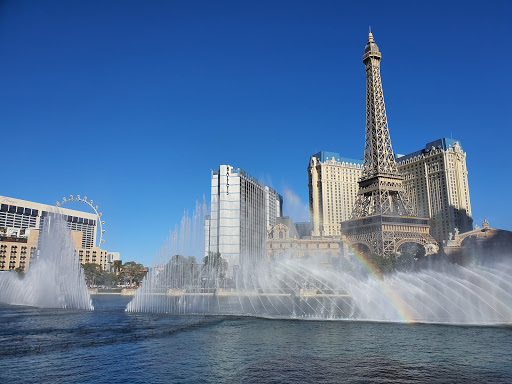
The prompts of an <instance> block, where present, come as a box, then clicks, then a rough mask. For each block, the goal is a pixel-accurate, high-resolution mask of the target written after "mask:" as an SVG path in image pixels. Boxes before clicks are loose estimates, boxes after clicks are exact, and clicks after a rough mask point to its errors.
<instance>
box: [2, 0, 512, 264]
mask: <svg viewBox="0 0 512 384" xmlns="http://www.w3.org/2000/svg"><path fill="white" fill-rule="evenodd" d="M351 3H353V4H349V2H345V1H297V0H294V1H279V0H273V1H263V0H258V1H239V0H236V1H211V0H206V1H142V0H140V1H126V0H123V1H91V0H87V1H65V0H62V1H53V0H45V1H37V0H33V1H23V0H12V1H9V0H3V1H0V128H1V132H2V134H1V139H0V140H1V141H0V148H1V152H0V153H1V155H2V156H1V158H2V175H3V177H2V178H1V180H2V181H1V182H0V194H1V195H4V196H9V197H15V198H20V199H25V200H30V201H36V202H40V203H46V204H55V201H56V200H61V199H62V197H63V196H69V195H70V194H73V195H77V194H80V195H82V196H84V195H87V197H88V198H91V199H94V201H95V204H96V203H97V204H98V205H99V207H100V210H101V211H102V212H103V215H104V216H103V217H104V220H105V222H106V225H105V228H106V230H107V233H106V235H105V240H106V242H105V248H106V249H108V250H111V251H119V252H121V258H122V259H123V261H129V260H135V261H138V262H143V263H145V264H149V263H150V262H151V260H152V259H153V255H154V254H155V252H157V251H158V249H159V248H160V246H161V245H162V244H163V242H164V240H165V238H166V237H167V235H168V232H169V229H170V228H173V227H174V225H175V224H177V223H178V222H179V220H180V218H181V216H182V215H183V212H184V210H192V209H193V207H194V205H195V202H196V200H202V199H203V196H205V197H206V199H207V200H209V181H210V170H211V169H218V167H219V165H220V164H230V165H233V166H235V167H240V168H242V169H244V170H245V171H247V172H249V173H250V174H252V175H253V176H254V177H256V178H259V179H260V180H262V181H264V182H266V183H267V184H270V185H271V186H273V187H274V188H275V189H276V190H278V192H280V193H281V194H282V195H283V196H284V197H285V214H289V215H291V216H292V217H293V218H294V219H295V220H303V219H305V218H307V217H306V215H307V200H308V186H307V180H308V179H307V165H308V162H309V157H310V156H311V155H312V154H314V153H316V152H318V151H320V150H326V151H333V152H339V153H340V154H341V156H343V157H349V158H358V159H361V158H362V157H363V150H364V124H365V72H364V66H363V63H362V55H363V50H364V46H365V44H366V40H367V35H368V26H369V25H371V27H372V32H373V34H374V37H375V40H376V42H377V44H378V45H379V48H380V50H381V52H382V56H383V57H382V63H381V74H382V81H383V87H384V95H385V101H386V108H387V113H388V122H389V127H390V132H391V139H392V143H393V149H394V151H395V153H402V154H407V153H410V152H413V151H416V150H419V149H422V148H424V146H425V144H426V143H427V142H430V141H433V140H435V139H438V138H441V137H453V138H455V139H459V140H460V141H461V143H462V146H463V149H464V150H465V151H466V152H467V154H468V157H467V166H468V170H469V187H470V196H471V204H472V210H473V217H474V219H475V223H477V224H479V225H480V224H481V223H482V221H483V219H484V218H487V219H488V220H489V222H490V225H491V227H495V228H502V229H508V230H512V219H511V207H512V203H511V199H510V197H509V195H510V190H512V181H511V179H510V177H511V171H510V169H509V168H508V165H509V156H510V152H509V151H511V142H512V140H511V139H512V134H511V131H512V119H511V116H510V113H511V112H512V109H511V105H512V103H511V102H512V96H511V92H510V89H511V87H512V76H511V73H512V71H511V70H510V66H511V64H510V63H511V62H512V49H511V47H510V45H511V34H510V29H511V24H510V15H512V2H511V1H487V2H486V1H478V2H474V1H461V2H452V1H442V2H436V1H410V2H399V1H392V2H391V1H390V2H384V1H375V2H372V1H365V2H351ZM507 169H508V171H507ZM77 204H78V203H77ZM66 207H69V208H72V209H84V210H87V208H88V207H87V206H85V205H84V204H82V206H81V205H66Z"/></svg>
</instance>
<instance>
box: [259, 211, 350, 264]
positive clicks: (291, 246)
mask: <svg viewBox="0 0 512 384" xmlns="http://www.w3.org/2000/svg"><path fill="white" fill-rule="evenodd" d="M267 232H268V240H267V258H268V260H269V261H275V260H282V259H286V258H290V259H298V258H305V259H309V258H312V259H316V261H318V262H320V263H321V264H323V265H326V266H328V265H330V263H331V261H332V260H333V259H337V258H338V257H341V256H342V252H343V245H342V242H341V239H340V238H339V237H334V236H300V233H299V232H298V230H297V228H296V226H295V224H294V223H293V221H292V220H291V219H290V218H289V217H283V218H279V219H278V223H277V224H276V225H274V226H272V227H269V229H268V231H267Z"/></svg>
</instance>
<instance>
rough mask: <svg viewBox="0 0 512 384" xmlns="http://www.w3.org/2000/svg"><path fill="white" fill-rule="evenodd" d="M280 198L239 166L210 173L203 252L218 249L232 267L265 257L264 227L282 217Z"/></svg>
mask: <svg viewBox="0 0 512 384" xmlns="http://www.w3.org/2000/svg"><path fill="white" fill-rule="evenodd" d="M282 211H283V198H282V197H281V195H279V194H278V193H277V192H276V191H275V190H274V189H272V188H270V187H268V186H266V185H265V184H263V183H262V182H260V181H258V180H256V179H255V178H254V177H252V176H251V175H249V174H248V173H246V172H244V171H243V170H241V169H240V168H233V167H232V166H230V165H221V166H220V169H219V170H218V171H212V174H211V214H210V215H209V216H206V219H205V253H206V254H208V252H214V253H215V252H219V253H220V254H221V256H222V257H223V258H224V259H226V260H227V261H228V265H229V271H228V275H231V274H232V273H233V271H234V270H235V269H238V268H242V269H244V267H245V266H249V265H250V264H251V263H252V262H254V261H258V260H266V239H267V229H268V228H269V227H270V226H274V225H276V224H277V220H276V219H277V218H278V217H281V216H282Z"/></svg>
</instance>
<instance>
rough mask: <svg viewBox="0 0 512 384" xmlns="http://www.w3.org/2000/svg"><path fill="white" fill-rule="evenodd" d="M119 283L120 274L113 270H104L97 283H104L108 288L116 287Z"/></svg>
mask: <svg viewBox="0 0 512 384" xmlns="http://www.w3.org/2000/svg"><path fill="white" fill-rule="evenodd" d="M118 283H119V276H117V275H116V274H115V273H113V272H108V271H103V272H101V274H100V275H99V276H98V277H97V278H96V284H97V285H103V286H105V287H108V288H112V287H115V286H116V285H117V284H118Z"/></svg>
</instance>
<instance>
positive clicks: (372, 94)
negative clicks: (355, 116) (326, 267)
mask: <svg viewBox="0 0 512 384" xmlns="http://www.w3.org/2000/svg"><path fill="white" fill-rule="evenodd" d="M381 58H382V55H381V54H380V52H379V47H377V44H375V40H374V39H373V35H372V33H371V30H370V33H369V34H368V43H367V44H366V47H365V49H364V56H363V63H364V65H365V68H366V134H365V143H364V161H363V171H362V176H361V179H360V180H359V191H358V196H357V199H356V203H355V207H354V210H353V212H352V217H351V219H350V220H348V221H345V222H342V223H341V232H342V234H343V236H344V238H345V240H346V241H347V242H348V243H349V244H351V245H354V246H356V245H360V244H362V245H364V246H366V247H367V248H368V250H369V252H370V253H376V254H378V255H381V256H383V257H389V256H391V255H392V254H396V253H398V248H399V247H400V246H401V245H403V244H405V243H417V244H420V245H422V246H423V247H425V253H426V254H432V253H435V252H437V250H438V249H439V247H438V245H437V243H436V241H435V240H434V238H433V237H432V236H431V235H430V225H429V220H428V219H427V218H420V217H417V216H416V214H415V210H414V209H413V208H412V207H411V204H410V203H409V199H408V197H407V193H406V191H405V189H404V187H403V184H402V182H403V177H402V175H401V174H400V173H399V172H398V168H397V164H396V160H395V155H394V154H393V148H392V147H391V138H390V136H389V128H388V121H387V117H386V107H385V106H384V94H383V92H382V81H381V78H380V60H381Z"/></svg>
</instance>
